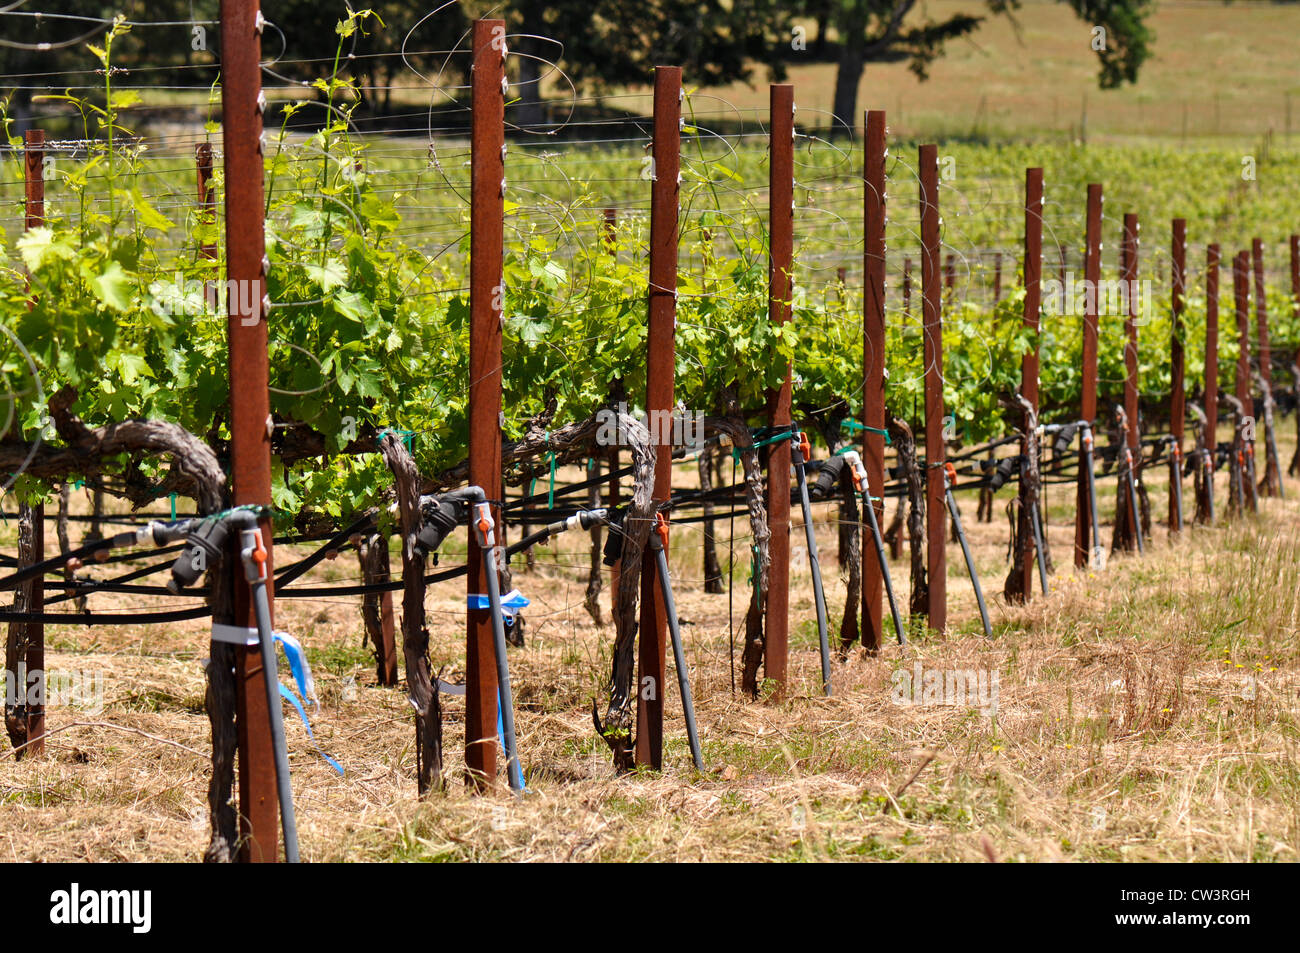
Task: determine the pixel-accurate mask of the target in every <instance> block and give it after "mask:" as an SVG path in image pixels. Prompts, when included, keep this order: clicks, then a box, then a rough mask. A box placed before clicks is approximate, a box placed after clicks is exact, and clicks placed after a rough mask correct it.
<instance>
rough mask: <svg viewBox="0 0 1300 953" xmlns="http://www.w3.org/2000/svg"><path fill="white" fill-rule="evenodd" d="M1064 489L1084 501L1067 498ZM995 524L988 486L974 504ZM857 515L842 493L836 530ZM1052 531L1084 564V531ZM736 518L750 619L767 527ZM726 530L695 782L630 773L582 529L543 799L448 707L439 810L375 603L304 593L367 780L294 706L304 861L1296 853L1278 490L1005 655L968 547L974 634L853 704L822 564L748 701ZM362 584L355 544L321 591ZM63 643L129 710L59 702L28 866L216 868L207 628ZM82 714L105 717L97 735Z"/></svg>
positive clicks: (447, 616) (540, 698)
mask: <svg viewBox="0 0 1300 953" xmlns="http://www.w3.org/2000/svg"><path fill="white" fill-rule="evenodd" d="M1284 459H1285V456H1284ZM1151 482H1152V484H1153V497H1154V499H1153V508H1154V510H1155V512H1157V513H1162V512H1163V509H1162V503H1161V500H1160V497H1159V494H1158V492H1156V491H1157V490H1158V487H1156V486H1154V484H1156V483H1157V482H1163V480H1162V479H1161V478H1159V477H1153V478H1152V479H1151ZM1294 486H1295V484H1292V487H1293V497H1294V495H1295V493H1294ZM1053 493H1054V497H1053V503H1054V505H1056V504H1059V503H1061V502H1062V500H1063V498H1064V493H1063V491H1062V490H1061V489H1055V488H1054V491H1053ZM1006 496H1007V492H1006V491H1004V492H1003V494H1002V497H1004V498H1005V497H1006ZM1220 499H1222V497H1220ZM973 509H974V506H973V499H972V500H970V502H969V503H967V504H966V510H967V512H971V511H973ZM832 516H833V514H832V513H831V511H830V510H829V509H828V508H826V507H819V512H818V519H819V520H821V519H825V520H828V521H829V520H830V519H831V518H832ZM968 519H971V517H968ZM1053 520H1054V524H1055V525H1053V526H1052V527H1051V529H1052V533H1053V543H1054V546H1055V554H1056V557H1057V561H1058V563H1063V562H1065V561H1067V560H1068V556H1069V550H1068V538H1069V532H1070V531H1069V527H1068V526H1067V525H1065V521H1064V520H1063V519H1061V518H1060V517H1059V516H1054V517H1053ZM972 522H973V519H972ZM722 525H723V528H724V531H725V525H726V524H725V523H724V524H722ZM971 528H972V531H973V536H974V537H975V542H976V545H975V550H976V558H977V560H978V562H979V564H980V566H981V571H982V573H983V576H984V581H985V586H986V589H987V590H989V591H990V592H993V591H1000V589H1001V579H1002V577H1003V576H1004V575H1005V567H1004V566H1003V563H1002V551H1003V549H1004V548H1005V532H1006V529H1005V521H1002V520H1000V521H999V522H995V523H993V524H984V525H978V526H972V527H971ZM736 529H737V535H738V538H737V544H738V548H737V552H738V564H737V573H736V576H737V618H738V619H739V615H740V611H741V608H742V606H743V601H744V595H743V593H744V591H745V589H744V584H745V575H746V573H747V565H742V564H741V563H744V562H746V557H745V556H744V555H743V554H744V552H745V547H746V541H745V540H743V539H741V538H740V534H741V533H742V532H743V529H744V523H743V521H738V522H737V526H736ZM833 530H834V527H833V524H832V523H830V522H826V523H819V531H820V534H821V538H822V546H823V547H824V552H826V553H827V554H828V555H827V557H826V558H825V559H824V563H825V564H826V565H827V566H828V569H832V571H831V573H830V574H831V575H832V576H833V577H836V578H832V579H831V580H830V581H829V598H830V602H831V607H832V615H833V616H836V615H837V613H838V609H839V607H840V606H841V605H842V602H843V584H842V582H841V581H840V580H839V579H838V577H837V574H836V573H835V572H833V563H834V557H833V540H832V534H833ZM698 532H699V531H698V529H696V528H682V529H681V530H679V531H678V532H677V533H676V535H675V537H674V551H675V552H676V553H677V554H678V555H677V557H676V559H675V565H676V572H677V574H678V577H679V578H678V603H679V606H680V611H681V614H682V616H683V618H684V620H685V621H686V623H687V624H686V625H685V627H684V631H685V635H686V640H687V643H688V655H689V658H690V662H691V665H692V673H691V674H692V678H693V680H694V688H695V695H696V708H697V712H698V715H699V719H700V727H701V732H702V736H703V742H704V754H705V760H706V762H707V764H708V766H709V772H708V773H707V774H705V775H697V774H696V773H695V772H694V771H693V770H691V768H690V759H689V753H688V751H687V748H686V743H685V737H684V730H683V726H682V722H681V719H680V709H679V708H678V707H677V704H676V700H675V697H670V699H669V719H670V724H669V726H668V741H667V753H666V761H667V769H666V771H665V772H664V773H663V774H662V775H654V774H645V775H638V776H632V777H624V778H616V777H614V776H613V773H612V771H611V769H610V765H609V761H608V759H607V757H606V756H605V754H604V747H603V744H602V743H601V742H600V741H599V740H598V739H596V738H595V736H594V733H593V731H592V727H591V721H590V715H589V711H590V701H591V698H592V697H593V695H594V694H595V693H596V692H597V691H598V690H599V686H600V683H601V681H602V680H603V678H604V676H605V673H606V671H607V665H608V651H609V641H610V630H609V629H608V628H598V627H596V626H594V625H592V624H591V623H590V620H589V619H588V618H587V617H586V615H585V613H584V612H583V611H582V610H581V584H580V582H579V575H580V573H579V571H578V568H577V567H579V566H581V565H582V564H583V562H584V561H585V555H582V554H581V553H580V548H581V546H582V545H583V541H582V540H580V539H577V538H574V539H571V540H566V541H565V542H566V547H571V548H566V549H562V550H560V551H559V552H558V553H554V554H553V553H551V552H549V551H543V552H542V553H541V554H540V555H539V558H538V566H537V569H536V570H534V571H533V572H531V573H521V574H519V575H518V576H517V577H516V582H517V584H518V585H519V586H520V587H521V588H522V589H523V590H524V592H525V594H527V595H528V596H529V597H530V598H532V599H533V600H534V606H533V608H532V609H530V611H529V614H528V615H529V620H530V630H529V635H528V643H529V644H528V646H527V647H526V648H525V649H524V650H522V651H517V650H516V651H513V652H512V658H511V665H512V670H513V675H514V682H515V686H516V698H517V701H518V708H519V715H518V720H519V735H520V748H521V751H522V753H523V757H524V761H525V768H526V771H527V773H528V777H529V783H530V786H531V788H532V793H531V794H530V795H528V796H527V797H525V798H524V799H523V800H522V801H518V802H517V801H515V800H513V799H512V798H511V797H510V796H509V795H507V794H504V793H503V794H500V795H496V796H489V797H471V796H469V795H468V794H467V793H466V792H465V790H464V787H463V785H462V784H461V783H460V782H459V778H460V776H461V766H462V763H463V762H462V760H461V750H460V748H461V739H462V725H463V718H462V716H463V701H462V700H461V699H458V698H451V699H446V700H445V702H446V708H447V712H446V725H445V736H446V743H447V747H448V749H449V752H448V772H449V776H450V777H451V778H452V779H453V781H452V783H451V785H450V790H449V793H447V794H446V795H445V796H439V797H434V798H432V799H431V800H429V801H428V802H426V803H424V804H420V803H419V802H417V800H416V798H415V793H414V792H415V781H414V752H413V748H412V741H413V730H412V725H411V720H410V716H409V708H408V706H407V703H406V701H405V699H404V696H403V693H402V692H401V691H400V690H392V689H382V688H379V687H377V686H376V685H375V682H374V676H373V673H372V671H371V665H370V662H369V658H368V653H367V651H366V650H365V649H364V648H363V647H362V646H361V627H360V619H359V612H358V611H357V605H356V601H355V600H353V599H337V600H324V601H319V602H316V601H313V602H304V601H289V600H284V601H281V602H279V603H278V604H277V616H278V618H277V621H278V623H279V624H280V625H282V626H284V627H286V628H288V629H289V630H290V631H292V632H294V633H295V634H297V635H299V636H300V637H301V638H302V639H303V641H304V642H305V643H306V644H307V645H308V647H309V650H310V652H311V655H312V660H313V665H314V666H315V669H316V676H317V680H318V682H319V685H320V690H321V696H322V703H323V707H322V710H321V711H320V712H319V713H318V714H316V716H315V718H314V726H315V729H316V732H317V737H318V738H319V739H320V741H321V743H322V745H323V747H324V748H325V749H326V750H327V751H329V752H330V753H331V754H333V755H334V756H336V757H337V758H339V760H340V761H342V762H343V764H344V765H345V766H346V768H347V776H346V777H345V778H342V779H340V778H339V777H337V776H336V775H335V774H334V773H333V772H332V771H331V769H330V768H329V767H328V766H327V765H326V764H325V763H324V762H323V761H321V760H320V759H319V758H318V757H316V756H315V755H314V754H313V752H312V749H311V747H310V745H309V744H308V742H307V739H306V736H305V733H304V731H303V729H302V726H301V725H300V724H298V722H297V720H296V718H294V716H293V715H292V712H290V713H289V716H288V718H289V720H288V731H289V738H290V745H291V751H292V760H293V767H294V785H295V791H296V796H297V797H296V800H297V805H298V811H299V829H300V832H301V839H302V845H303V853H304V856H305V857H307V858H309V859H311V860H477V859H483V860H486V859H491V860H803V859H808V860H815V859H857V858H861V859H882V860H884V859H907V860H981V859H986V858H988V857H990V856H992V857H995V858H997V859H1005V860H1022V859H1023V860H1034V861H1040V860H1062V859H1065V860H1072V859H1078V860H1136V861H1144V860H1237V861H1242V860H1295V859H1296V858H1297V851H1298V850H1300V817H1297V809H1296V805H1297V804H1298V803H1300V775H1298V773H1297V762H1296V754H1297V751H1296V747H1297V724H1296V710H1297V708H1296V706H1297V689H1298V688H1300V665H1298V664H1297V647H1298V645H1297V634H1298V633H1300V503H1297V502H1294V501H1288V502H1286V503H1282V502H1278V501H1272V502H1269V503H1267V504H1266V507H1265V512H1264V514H1263V515H1262V516H1261V518H1260V519H1259V520H1258V521H1246V522H1243V523H1242V524H1240V525H1238V526H1235V527H1230V528H1216V529H1212V530H1197V531H1195V532H1191V533H1190V534H1189V537H1188V538H1187V539H1185V540H1184V541H1183V542H1180V543H1178V544H1177V545H1173V546H1170V545H1168V544H1166V543H1165V542H1164V541H1163V537H1164V535H1165V533H1164V529H1163V527H1162V528H1160V529H1158V530H1157V532H1156V535H1157V537H1158V538H1159V540H1158V541H1157V542H1156V543H1154V544H1153V546H1152V547H1151V551H1149V552H1148V554H1147V556H1146V557H1145V558H1142V559H1137V558H1122V559H1116V560H1114V561H1113V562H1112V564H1111V565H1110V566H1109V567H1108V568H1107V569H1106V570H1105V571H1104V572H1103V573H1087V574H1075V573H1072V572H1071V571H1068V570H1066V569H1062V571H1061V572H1058V574H1057V575H1056V576H1054V577H1053V586H1054V590H1055V591H1054V592H1053V594H1052V596H1051V597H1050V598H1049V599H1041V598H1039V599H1036V600H1035V601H1034V602H1033V603H1032V604H1031V605H1030V606H1028V607H1025V608H1011V607H1007V606H1005V605H1003V604H1002V603H1001V599H1000V597H998V598H995V599H994V600H993V607H992V611H993V616H994V624H995V627H996V631H997V638H996V639H995V640H994V641H992V642H985V641H984V640H983V639H980V638H978V637H976V636H975V635H973V634H972V633H974V632H976V631H977V628H976V627H977V623H976V621H975V617H974V603H973V599H972V597H971V593H970V590H969V585H968V584H964V580H963V579H962V577H961V575H960V574H961V572H962V567H961V565H960V554H959V551H958V549H957V548H956V547H955V546H954V547H952V548H951V549H950V557H949V558H950V560H952V561H954V562H953V563H952V565H951V572H950V581H949V585H950V590H951V593H952V595H951V598H952V606H953V609H952V615H953V619H954V621H955V623H956V624H955V626H954V628H955V631H954V633H953V634H952V635H951V637H950V638H949V639H948V640H946V641H940V640H929V641H924V642H922V643H920V644H917V645H916V646H915V647H914V648H912V649H911V650H909V651H908V652H907V654H906V655H903V654H902V653H901V652H900V651H899V650H898V648H897V647H895V646H890V647H888V648H887V649H886V650H885V652H884V654H883V655H882V656H881V657H880V658H876V659H870V658H866V657H863V656H862V655H861V654H859V653H856V652H855V653H853V654H852V655H851V657H850V658H849V659H848V660H846V661H844V662H837V663H836V665H835V668H834V681H835V687H836V694H835V696H834V697H833V698H822V697H819V695H818V694H817V684H816V681H817V678H818V663H817V659H816V635H815V627H814V626H813V624H812V622H811V619H812V617H813V612H812V603H811V589H810V586H809V584H808V577H807V575H806V573H802V574H800V573H796V576H795V591H794V592H793V593H792V600H793V603H794V605H793V607H792V608H793V611H792V616H793V619H792V623H793V624H792V629H793V630H794V631H793V632H792V659H791V670H792V672H793V673H794V675H793V677H794V683H793V686H792V691H791V697H790V698H789V700H788V701H786V702H784V703H781V704H774V703H771V702H761V703H745V702H742V701H741V700H740V699H738V698H737V697H736V696H733V695H732V694H731V691H730V669H729V661H728V618H727V597H726V596H725V595H724V596H710V595H706V594H704V593H703V592H702V590H701V587H700V580H699V579H698V575H699V569H698V566H699V562H698V555H697V554H698V539H699V536H698ZM7 546H8V548H9V551H12V544H11V543H9V544H7ZM282 558H283V557H282ZM724 559H725V555H724ZM451 561H452V560H451V557H448V558H446V559H445V564H450V563H451ZM355 575H356V572H355V563H354V561H353V560H351V559H350V558H348V557H347V556H346V555H344V556H341V557H340V558H339V560H338V561H336V562H334V563H326V564H324V567H323V569H321V570H320V571H318V572H316V573H314V574H313V577H314V578H316V579H318V580H329V579H334V580H344V579H349V580H350V579H351V578H353V577H354V576H355ZM899 576H900V579H899V581H900V582H903V580H902V579H901V572H900V573H899ZM114 599H115V597H112V596H97V597H94V598H92V601H91V605H92V607H99V608H104V609H106V608H108V607H110V606H113V605H124V604H128V603H126V601H125V599H126V597H122V598H120V599H118V600H117V601H114ZM162 601H166V600H162ZM463 605H464V603H463V592H462V591H461V590H460V588H459V587H458V586H456V585H447V586H440V587H438V588H437V589H435V590H434V591H432V592H431V593H430V598H429V608H430V611H431V622H432V625H433V630H434V646H435V649H434V650H435V653H436V657H435V663H436V664H438V665H444V666H446V667H447V671H446V672H444V677H447V678H448V679H449V680H452V681H456V680H459V672H458V667H459V666H460V665H461V664H462V663H463V624H464V623H463V619H464V613H463V609H462V608H461V607H463ZM834 621H837V620H836V619H833V622H834ZM49 644H50V655H49V664H50V667H51V669H57V668H61V669H73V668H77V669H96V670H101V671H102V672H103V673H104V678H105V689H106V698H105V708H104V710H103V711H102V712H100V713H92V712H85V711H77V710H75V709H69V708H59V709H55V710H53V711H51V713H50V727H51V728H52V729H53V730H56V731H57V732H58V733H57V734H55V735H53V736H52V737H51V738H50V739H49V754H48V756H47V757H46V758H44V759H42V760H36V761H15V760H14V759H13V758H12V757H11V752H9V751H8V750H5V751H4V752H3V753H0V801H3V803H4V805H5V809H4V810H3V812H0V834H2V835H3V837H2V839H0V842H2V843H3V844H4V845H5V851H6V859H11V860H28V859H30V860H38V859H41V860H77V859H86V860H195V859H197V858H198V857H199V855H200V854H201V851H202V849H203V847H204V846H205V844H206V841H207V814H206V801H205V796H206V783H207V774H208V761H207V751H208V748H209V739H208V727H207V720H206V717H205V715H204V713H203V707H202V696H203V673H202V668H201V659H202V655H203V654H204V652H205V649H206V640H205V633H204V628H203V626H202V624H201V623H186V624H182V625H177V626H170V627H162V628H156V629H150V630H135V631H131V630H126V629H114V628H95V629H89V630H72V629H53V628H52V629H51V630H50V633H49ZM918 662H919V663H921V664H922V665H923V666H924V667H925V668H926V669H942V670H953V669H982V670H986V671H988V672H996V673H997V675H998V684H999V696H998V704H997V710H996V715H994V716H993V717H988V716H985V715H983V714H981V713H980V712H979V711H978V710H977V709H972V708H967V707H960V708H959V707H943V706H929V707H925V706H907V707H905V706H900V705H898V704H896V703H895V701H894V691H893V683H892V682H891V676H892V675H893V673H894V672H895V670H897V669H899V668H906V669H908V670H911V669H912V667H913V666H914V665H916V664H917V663H918ZM79 722H89V723H93V724H90V725H86V726H84V727H71V728H69V727H68V726H69V725H70V724H72V723H79ZM121 729H132V731H131V732H127V731H123V730H121ZM141 732H142V733H143V734H140V733H141ZM909 781H910V783H909Z"/></svg>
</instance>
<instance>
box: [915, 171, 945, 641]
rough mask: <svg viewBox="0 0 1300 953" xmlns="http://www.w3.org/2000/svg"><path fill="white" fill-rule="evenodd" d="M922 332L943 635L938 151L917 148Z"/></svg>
mask: <svg viewBox="0 0 1300 953" xmlns="http://www.w3.org/2000/svg"><path fill="white" fill-rule="evenodd" d="M920 178H921V249H922V251H921V312H922V317H921V328H922V334H923V335H924V348H923V351H924V356H923V359H924V361H925V466H926V473H925V477H926V481H925V485H926V493H925V495H926V501H925V524H926V525H925V536H926V546H925V555H926V585H927V588H928V594H927V601H926V613H925V614H926V618H927V620H928V623H929V626H930V628H931V629H934V630H935V631H936V632H940V633H942V632H943V631H944V629H945V628H946V627H947V623H948V585H947V584H948V564H947V559H946V556H947V554H946V552H945V551H944V543H945V541H946V539H947V536H948V507H947V491H946V489H945V487H944V474H943V463H944V459H945V456H946V454H945V447H944V442H943V430H944V419H943V418H944V409H943V299H942V291H941V289H940V287H939V281H940V274H939V268H940V264H941V262H940V261H939V150H938V146H935V145H924V146H921V150H920Z"/></svg>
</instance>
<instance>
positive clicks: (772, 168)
mask: <svg viewBox="0 0 1300 953" xmlns="http://www.w3.org/2000/svg"><path fill="white" fill-rule="evenodd" d="M770 97H771V100H770V106H771V125H770V128H771V155H770V157H769V161H768V170H769V182H768V186H769V188H768V215H769V218H770V224H769V235H770V240H769V246H768V247H769V252H768V270H767V287H768V292H767V309H768V318H769V320H770V321H771V322H772V323H773V324H785V323H786V322H787V321H789V320H790V316H791V296H792V292H793V287H792V276H791V270H792V268H793V259H794V87H793V86H791V85H789V84H788V83H782V84H773V85H772V87H771V92H770ZM790 373H791V369H790V365H789V364H788V363H787V365H786V368H785V376H784V379H783V380H782V382H781V386H780V387H779V388H777V389H776V390H774V391H771V392H769V393H768V395H767V422H768V425H769V426H771V427H773V428H782V427H784V428H788V427H789V426H790V423H791V417H790V388H791V379H790ZM767 518H768V527H769V531H770V533H771V535H770V536H769V538H768V544H767V546H768V553H769V555H770V558H771V566H770V568H769V570H768V591H767V604H766V620H765V621H766V626H767V650H766V653H765V655H764V672H765V673H766V675H767V677H768V678H769V679H771V680H772V682H773V683H774V685H775V691H774V698H775V699H777V700H779V699H781V698H782V697H783V696H784V695H785V691H786V679H787V664H788V653H789V641H790V441H789V440H778V441H776V443H773V444H770V445H769V446H768V448H767Z"/></svg>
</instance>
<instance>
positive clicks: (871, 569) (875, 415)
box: [862, 109, 899, 655]
mask: <svg viewBox="0 0 1300 953" xmlns="http://www.w3.org/2000/svg"><path fill="white" fill-rule="evenodd" d="M885 133H886V128H885V112H884V110H883V109H872V110H869V111H868V112H867V117H866V140H865V142H866V155H865V157H864V160H863V177H864V185H865V188H864V192H865V198H864V207H863V219H862V227H863V247H862V270H863V289H862V422H863V423H864V424H865V425H866V426H867V427H868V428H874V429H868V430H864V431H863V433H862V460H863V462H864V464H865V465H866V468H867V487H868V491H869V495H870V496H871V497H872V498H873V499H877V500H879V502H873V503H872V504H871V505H872V506H874V507H875V509H876V525H877V526H884V525H885V502H884V495H885V437H884V434H883V433H879V432H877V431H883V430H884V429H885V223H886V221H887V218H886V216H887V214H888V209H887V207H886V194H885V185H886V183H885V160H886V157H887V155H888V146H887V144H886V141H885ZM867 546H868V541H867V540H866V539H865V538H864V540H863V551H864V552H865V551H866V549H867ZM883 592H884V578H883V576H882V575H881V571H880V563H879V561H878V560H876V559H872V558H870V557H864V558H863V560H862V647H863V648H865V649H866V650H867V651H868V652H869V653H871V654H873V655H874V654H876V653H878V652H879V651H880V646H881V644H882V643H883V642H884V637H883V633H882V631H881V630H882V628H883V625H884V622H883V618H884V606H883V603H882V599H883ZM898 635H899V633H895V637H897V636H898Z"/></svg>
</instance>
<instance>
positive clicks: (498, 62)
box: [465, 19, 506, 790]
mask: <svg viewBox="0 0 1300 953" xmlns="http://www.w3.org/2000/svg"><path fill="white" fill-rule="evenodd" d="M505 35H506V26H505V21H504V20H489V19H482V20H476V21H475V22H474V39H473V43H474V46H473V56H474V60H473V71H472V84H473V85H472V91H471V94H470V95H471V106H472V117H471V121H470V156H471V166H470V168H471V173H470V176H471V182H470V194H471V206H470V246H469V266H470V292H469V311H470V337H469V482H470V484H471V485H473V486H479V487H482V488H483V492H484V494H486V496H487V499H488V500H491V501H497V500H500V499H501V496H502V487H501V422H500V421H501V307H502V298H503V296H504V287H503V285H502V282H503V277H502V267H503V257H504V251H503V249H504V243H505V185H506V172H505V90H504V89H503V87H502V82H503V80H504V79H505V60H506V41H505ZM492 520H493V522H494V523H495V525H496V526H501V510H500V506H499V504H494V505H493V507H492ZM474 535H475V534H473V533H470V541H469V551H468V553H467V555H466V557H465V558H466V562H467V564H468V567H469V575H468V580H467V594H468V595H469V596H470V597H473V596H474V595H476V594H478V593H486V592H487V576H486V568H485V567H484V565H483V550H482V548H481V547H480V546H479V544H478V542H477V540H476V539H475V538H474ZM467 618H468V622H467V626H466V645H465V686H466V687H465V768H466V770H467V772H468V778H467V780H468V781H469V783H470V784H471V785H472V786H473V787H475V788H476V789H478V790H485V789H487V788H489V787H490V786H492V785H493V784H494V783H495V782H496V775H497V711H498V707H497V669H496V649H495V646H494V642H493V635H492V616H491V613H490V611H489V610H487V609H470V610H468V613H467Z"/></svg>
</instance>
